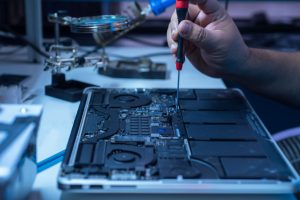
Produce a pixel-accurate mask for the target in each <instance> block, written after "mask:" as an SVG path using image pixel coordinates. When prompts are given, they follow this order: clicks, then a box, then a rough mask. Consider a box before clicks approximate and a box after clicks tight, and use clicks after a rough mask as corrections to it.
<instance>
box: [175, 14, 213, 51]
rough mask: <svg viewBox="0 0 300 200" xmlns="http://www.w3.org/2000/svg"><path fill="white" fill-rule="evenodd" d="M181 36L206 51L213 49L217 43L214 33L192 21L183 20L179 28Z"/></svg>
mask: <svg viewBox="0 0 300 200" xmlns="http://www.w3.org/2000/svg"><path fill="white" fill-rule="evenodd" d="M178 32H179V34H180V35H181V36H182V37H183V38H184V39H186V40H189V41H191V42H192V43H193V44H195V45H196V46H197V47H199V48H202V49H204V50H209V49H211V48H212V47H213V46H214V44H215V42H214V41H216V40H215V39H216V38H215V36H214V34H213V32H212V31H210V30H207V29H205V28H203V27H201V26H199V25H197V24H195V23H193V22H191V21H188V20H183V21H182V22H181V23H180V24H179V26H178Z"/></svg>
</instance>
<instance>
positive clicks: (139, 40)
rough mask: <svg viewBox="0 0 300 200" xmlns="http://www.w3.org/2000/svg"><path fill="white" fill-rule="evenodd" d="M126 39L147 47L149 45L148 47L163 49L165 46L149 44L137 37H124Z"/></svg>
mask: <svg viewBox="0 0 300 200" xmlns="http://www.w3.org/2000/svg"><path fill="white" fill-rule="evenodd" d="M124 38H126V39H128V40H131V41H134V42H137V43H140V44H145V45H148V46H153V47H162V46H164V45H163V44H157V43H153V42H149V41H146V40H142V39H138V38H136V37H131V36H128V35H126V36H124Z"/></svg>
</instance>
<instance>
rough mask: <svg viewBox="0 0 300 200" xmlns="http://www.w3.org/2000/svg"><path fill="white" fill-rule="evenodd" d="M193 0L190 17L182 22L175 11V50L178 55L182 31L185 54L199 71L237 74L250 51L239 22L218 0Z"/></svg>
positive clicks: (170, 31) (215, 74) (172, 45)
mask: <svg viewBox="0 0 300 200" xmlns="http://www.w3.org/2000/svg"><path fill="white" fill-rule="evenodd" d="M192 1H193V2H192V3H190V5H189V10H188V16H187V20H184V21H182V22H181V23H180V24H179V25H178V20H177V15H176V12H174V13H173V15H172V18H171V22H170V24H169V27H168V31H167V39H168V45H169V47H170V48H171V52H172V53H173V54H175V55H176V52H177V38H178V35H181V36H182V37H183V38H184V39H185V42H184V51H185V54H186V56H187V58H188V59H189V60H190V62H191V63H192V64H193V65H194V66H195V67H196V68H197V69H198V70H199V71H201V72H203V73H205V74H207V75H209V76H212V77H222V78H226V77H230V76H232V75H234V74H235V73H236V72H237V71H238V70H239V69H240V68H241V67H243V65H244V64H245V63H246V62H247V60H248V58H249V54H250V51H249V48H248V47H247V46H246V44H245V43H244V41H243V39H242V37H241V35H240V33H239V31H238V29H237V27H236V25H235V24H234V22H233V20H232V18H231V17H230V16H229V15H228V14H227V12H226V11H225V9H224V8H223V7H222V6H221V5H220V4H219V3H218V2H217V0H192ZM190 2H191V1H190Z"/></svg>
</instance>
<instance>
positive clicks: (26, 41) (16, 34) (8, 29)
mask: <svg viewBox="0 0 300 200" xmlns="http://www.w3.org/2000/svg"><path fill="white" fill-rule="evenodd" d="M1 27H2V29H4V30H5V31H6V32H8V33H10V34H12V36H13V37H14V38H15V39H17V40H19V41H20V42H21V43H24V44H26V45H28V46H29V47H31V48H32V49H33V50H34V51H35V52H37V53H38V54H40V55H41V56H43V57H45V58H49V55H48V54H47V53H45V52H44V51H43V50H41V49H40V48H39V47H37V46H36V45H35V44H33V43H32V42H30V41H29V40H27V39H26V38H24V37H23V36H21V35H19V34H18V33H16V32H15V31H13V30H12V29H10V28H9V27H8V26H6V25H1Z"/></svg>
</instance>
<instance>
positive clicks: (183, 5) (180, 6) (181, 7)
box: [176, 0, 189, 70]
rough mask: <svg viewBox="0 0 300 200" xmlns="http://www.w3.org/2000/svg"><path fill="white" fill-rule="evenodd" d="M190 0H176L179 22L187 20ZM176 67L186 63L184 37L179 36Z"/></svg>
mask: <svg viewBox="0 0 300 200" xmlns="http://www.w3.org/2000/svg"><path fill="white" fill-rule="evenodd" d="M188 6H189V1H188V0H176V14H177V17H178V24H179V23H180V22H181V21H183V20H185V18H186V14H187V11H188ZM176 57H177V58H176V69H177V70H181V69H182V65H183V63H184V60H185V57H184V52H183V38H182V37H181V36H180V35H179V36H178V48H177V53H176Z"/></svg>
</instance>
